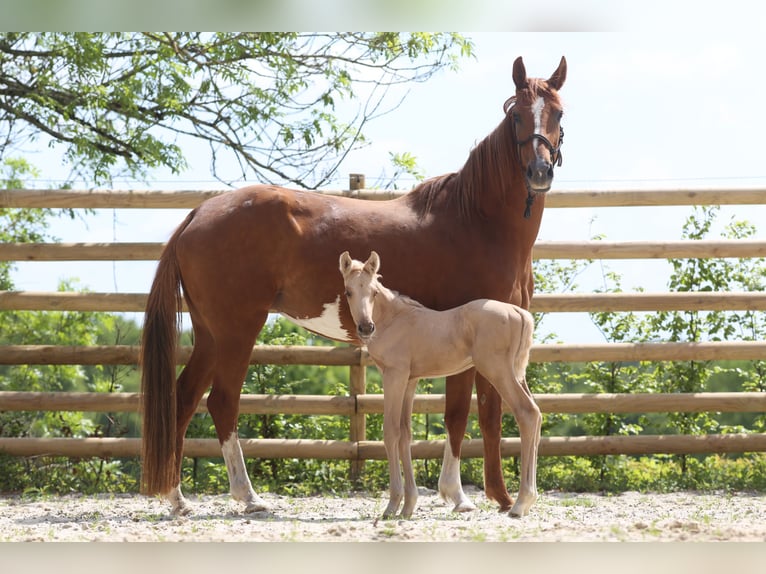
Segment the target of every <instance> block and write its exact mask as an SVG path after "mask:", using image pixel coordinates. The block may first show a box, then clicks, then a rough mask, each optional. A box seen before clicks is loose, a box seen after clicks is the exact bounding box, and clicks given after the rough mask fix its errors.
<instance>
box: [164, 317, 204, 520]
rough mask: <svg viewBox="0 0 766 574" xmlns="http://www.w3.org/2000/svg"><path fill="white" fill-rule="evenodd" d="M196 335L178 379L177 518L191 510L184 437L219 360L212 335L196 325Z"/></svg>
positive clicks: (172, 493)
mask: <svg viewBox="0 0 766 574" xmlns="http://www.w3.org/2000/svg"><path fill="white" fill-rule="evenodd" d="M194 334H195V335H194V349H193V350H192V354H191V357H190V358H189V361H188V362H187V364H186V366H185V367H184V369H183V371H182V372H181V374H180V376H179V377H178V383H177V392H176V447H175V450H176V469H175V473H176V476H175V482H176V486H175V488H174V489H173V490H171V491H170V493H168V494H167V499H168V500H169V501H170V503H171V504H172V505H173V510H172V513H173V514H174V515H185V514H188V513H189V512H190V511H191V508H190V507H189V505H188V504H187V502H186V499H185V498H184V496H183V493H182V492H181V466H182V464H183V445H184V436H185V434H186V429H187V428H188V427H189V423H190V422H191V419H192V416H193V415H194V412H195V411H196V410H197V405H198V404H199V402H200V399H201V398H202V395H203V394H204V393H205V391H206V390H207V389H208V387H210V382H211V379H212V372H213V364H214V361H215V354H214V349H213V341H212V338H211V337H210V333H209V332H207V331H205V330H203V329H201V328H200V327H199V325H196V326H195V329H194Z"/></svg>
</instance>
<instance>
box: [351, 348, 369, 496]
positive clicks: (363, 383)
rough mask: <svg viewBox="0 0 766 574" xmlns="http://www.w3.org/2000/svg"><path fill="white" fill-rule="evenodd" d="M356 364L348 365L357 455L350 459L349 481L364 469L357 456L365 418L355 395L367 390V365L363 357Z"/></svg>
mask: <svg viewBox="0 0 766 574" xmlns="http://www.w3.org/2000/svg"><path fill="white" fill-rule="evenodd" d="M359 363H360V364H358V365H351V366H350V367H349V377H348V378H349V393H350V394H351V396H352V397H354V414H353V415H351V433H350V435H351V436H350V439H351V442H352V443H354V444H355V445H356V446H357V449H356V452H357V456H356V457H355V458H354V460H352V461H351V472H350V478H351V482H353V483H355V482H358V481H359V479H360V478H361V476H362V471H363V470H364V459H361V458H360V457H359V456H358V453H359V450H358V445H359V442H360V441H363V440H367V419H366V416H367V415H365V414H364V413H362V412H359V401H358V399H357V397H358V396H359V395H363V394H365V393H366V392H367V367H366V366H365V365H364V357H363V356H362V358H361V359H360V360H359Z"/></svg>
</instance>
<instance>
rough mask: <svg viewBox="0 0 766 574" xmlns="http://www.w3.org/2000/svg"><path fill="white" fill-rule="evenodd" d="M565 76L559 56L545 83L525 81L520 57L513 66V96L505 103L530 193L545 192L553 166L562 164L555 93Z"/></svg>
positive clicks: (536, 80)
mask: <svg viewBox="0 0 766 574" xmlns="http://www.w3.org/2000/svg"><path fill="white" fill-rule="evenodd" d="M566 77H567V61H566V59H565V58H564V57H563V56H562V58H561V62H560V63H559V67H558V68H556V71H555V72H553V74H552V75H551V77H550V78H548V80H542V79H538V78H527V71H526V68H525V67H524V62H523V61H522V59H521V58H516V61H515V62H514V63H513V83H514V84H515V85H516V95H514V96H513V97H511V98H510V99H509V100H508V101H507V102H505V106H504V109H505V112H506V114H509V115H510V116H511V120H512V121H513V130H514V134H515V137H516V146H517V151H518V155H519V161H520V162H521V168H522V171H523V172H524V175H525V177H526V182H527V188H528V189H529V190H530V192H545V191H548V190H549V189H550V188H551V184H552V183H553V167H554V165H561V149H560V148H561V144H562V141H563V139H564V132H563V130H562V129H561V116H562V114H563V110H562V107H561V101H560V100H559V96H558V91H559V90H560V89H561V86H563V85H564V80H566Z"/></svg>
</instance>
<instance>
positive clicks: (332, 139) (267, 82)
mask: <svg viewBox="0 0 766 574" xmlns="http://www.w3.org/2000/svg"><path fill="white" fill-rule="evenodd" d="M471 55H472V44H471V43H470V42H469V41H468V40H467V39H465V38H463V37H462V36H461V35H459V34H446V33H433V34H430V33H344V32H336V33H327V34H323V33H294V32H287V33H282V32H277V33H232V32H221V33H194V32H168V33H125V32H117V33H60V32H56V33H28V32H25V33H2V34H0V109H2V110H3V113H2V116H0V126H2V131H0V133H2V138H0V141H2V143H1V144H0V155H4V152H5V151H6V148H7V149H13V147H14V145H18V144H19V143H21V142H26V141H27V140H38V139H40V140H43V141H46V142H49V143H50V144H51V145H52V146H54V147H57V148H59V149H61V150H62V151H63V154H64V157H65V159H66V161H67V163H68V164H69V165H70V166H71V167H72V170H73V175H79V176H82V177H83V178H84V179H85V180H86V181H92V182H94V183H95V184H96V185H99V184H103V183H105V182H107V183H108V182H109V181H111V179H112V178H113V177H114V176H115V175H118V174H120V173H124V174H125V175H127V176H130V177H139V178H143V177H145V176H146V175H147V174H148V172H149V171H150V170H153V169H156V168H167V169H170V170H171V171H172V172H174V173H177V172H180V171H182V170H183V169H184V168H185V167H186V165H187V162H186V157H185V153H184V149H183V147H182V146H184V145H185V144H187V143H189V142H192V143H193V142H194V141H197V142H200V143H203V144H205V147H206V148H207V147H209V149H210V151H211V152H212V154H213V158H212V161H211V169H212V170H213V174H214V175H215V176H216V177H218V174H217V172H216V169H217V167H216V166H217V165H224V164H226V163H229V164H234V165H238V166H240V168H241V174H223V176H222V179H225V180H229V181H230V180H233V179H249V180H253V179H256V180H261V181H268V182H274V181H278V182H292V183H295V184H298V185H301V186H304V187H319V186H321V185H323V184H324V183H326V182H327V181H328V180H329V179H330V178H331V177H332V175H333V174H334V173H335V171H336V170H337V168H338V166H339V164H340V162H341V161H342V159H343V158H344V157H345V155H346V154H347V153H348V151H350V150H351V149H353V148H355V147H358V146H359V145H361V144H363V143H364V142H365V138H364V133H363V128H366V124H367V123H369V122H370V121H372V120H373V119H374V118H375V117H379V116H381V115H383V114H384V113H386V111H388V110H390V109H391V107H394V106H395V104H388V103H387V101H388V98H387V92H388V88H390V87H391V86H395V85H397V84H405V83H410V82H420V81H425V80H426V79H428V78H429V77H431V76H432V75H433V74H434V73H436V72H438V71H439V70H441V69H444V68H447V69H455V68H456V67H457V64H458V62H459V60H460V59H461V58H465V57H470V56H471ZM221 156H227V159H232V160H233V161H228V162H227V161H224V158H222V157H221Z"/></svg>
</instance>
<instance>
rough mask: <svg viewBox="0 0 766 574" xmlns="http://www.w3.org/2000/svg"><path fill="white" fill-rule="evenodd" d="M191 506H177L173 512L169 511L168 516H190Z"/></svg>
mask: <svg viewBox="0 0 766 574" xmlns="http://www.w3.org/2000/svg"><path fill="white" fill-rule="evenodd" d="M191 511H192V509H191V506H188V505H186V504H184V505H183V506H177V507H175V508H174V509H173V510H171V511H170V515H171V516H173V517H175V518H180V517H182V516H189V515H190V514H191Z"/></svg>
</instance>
